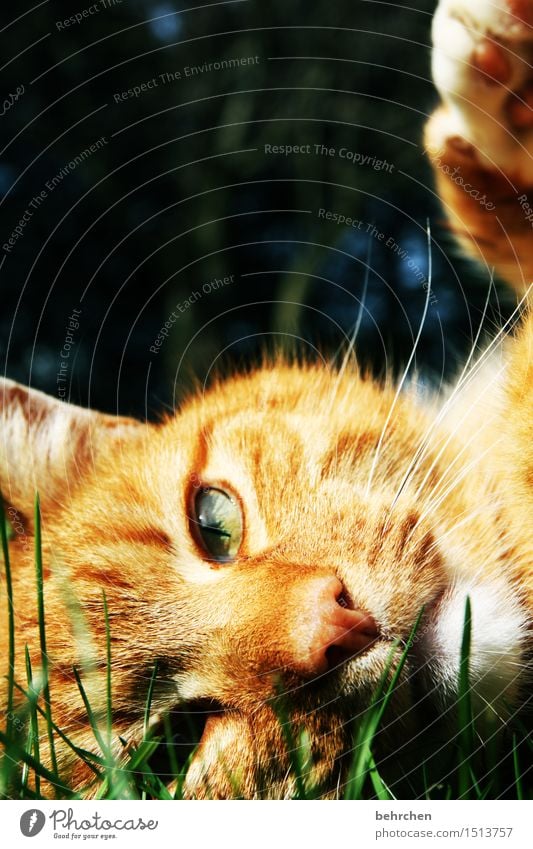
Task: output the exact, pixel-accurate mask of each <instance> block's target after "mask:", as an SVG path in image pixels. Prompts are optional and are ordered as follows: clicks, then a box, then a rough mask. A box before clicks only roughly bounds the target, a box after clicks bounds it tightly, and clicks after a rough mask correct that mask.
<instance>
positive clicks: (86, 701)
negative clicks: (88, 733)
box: [72, 666, 112, 763]
mask: <svg viewBox="0 0 533 849" xmlns="http://www.w3.org/2000/svg"><path fill="white" fill-rule="evenodd" d="M72 671H73V673H74V678H75V679H76V684H77V685H78V689H79V691H80V694H81V698H82V700H83V704H84V705H85V710H86V711H87V719H88V720H89V725H90V726H91V729H92V732H93V734H94V738H95V740H96V742H97V743H98V745H99V746H100V749H101V751H102V754H103V756H104V759H105V761H106V763H110V762H111V761H112V756H111V753H110V751H109V749H108V747H107V744H106V741H105V740H104V738H103V737H102V733H101V731H100V729H99V728H98V722H97V720H96V717H95V715H94V712H93V709H92V707H91V703H90V701H89V699H88V697H87V693H86V692H85V687H84V686H83V681H82V680H81V677H80V673H79V672H78V670H77V669H76V667H75V666H74V667H73V668H72Z"/></svg>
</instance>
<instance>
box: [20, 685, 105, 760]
mask: <svg viewBox="0 0 533 849" xmlns="http://www.w3.org/2000/svg"><path fill="white" fill-rule="evenodd" d="M15 687H16V688H17V690H19V691H20V693H22V695H23V696H25V697H26V699H27V700H28V702H29V703H30V704H31V709H32V710H33V709H35V711H36V714H37V713H39V714H40V715H41V716H42V717H44V719H46V712H45V711H44V710H43V708H42V707H41V706H40V704H39V703H38V702H37V698H38V697H39V692H38V691H37V690H30V691H29V692H28V691H27V690H25V689H24V688H23V687H21V686H20V684H17V682H16V681H15ZM33 694H35V695H33ZM30 715H31V714H30ZM36 720H37V717H36ZM52 727H53V729H54V731H55V733H56V734H57V736H58V737H60V738H61V739H62V740H63V742H64V743H65V744H66V745H67V746H68V747H69V749H71V750H72V751H73V752H74V754H76V755H77V756H78V757H79V758H80V759H81V760H83V761H85V763H86V764H87V766H88V767H90V768H91V769H92V770H93V772H94V773H95V774H96V775H98V776H101V772H100V770H99V769H98V766H101V767H105V761H104V759H103V758H101V757H99V756H98V755H95V754H94V752H89V751H88V750H87V749H83V748H82V747H81V746H77V745H76V744H75V743H73V741H72V740H71V739H70V737H68V736H67V734H65V732H64V731H63V730H62V729H61V728H60V727H59V726H58V725H56V723H55V722H54V721H52ZM35 728H36V729H37V732H38V730H39V729H38V725H37V721H36V724H35ZM35 743H36V746H35V747H34V753H33V754H34V756H35V757H36V758H37V760H38V759H39V737H38V736H37V738H36V740H35Z"/></svg>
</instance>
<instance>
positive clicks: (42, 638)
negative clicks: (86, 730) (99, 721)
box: [34, 494, 59, 783]
mask: <svg viewBox="0 0 533 849" xmlns="http://www.w3.org/2000/svg"><path fill="white" fill-rule="evenodd" d="M34 522H35V570H36V573H37V615H38V618H39V642H40V645H41V666H42V671H43V679H44V684H43V697H44V704H45V712H46V726H47V731H48V742H49V744H50V762H51V764H52V772H53V773H54V774H55V776H56V781H57V782H58V783H59V775H58V771H57V757H56V750H55V741H54V730H53V726H52V701H51V699H50V684H49V681H48V654H47V650H46V627H45V618H44V581H43V549H42V536H41V505H40V501H39V495H38V494H37V495H36V496H35V511H34Z"/></svg>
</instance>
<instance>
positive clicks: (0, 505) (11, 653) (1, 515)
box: [0, 493, 15, 737]
mask: <svg viewBox="0 0 533 849" xmlns="http://www.w3.org/2000/svg"><path fill="white" fill-rule="evenodd" d="M0 537H1V539H2V554H3V558H4V571H5V576H6V595H7V612H8V635H9V636H8V639H9V648H8V658H7V664H8V671H7V706H6V734H7V736H8V737H10V736H11V733H12V725H13V708H14V704H15V702H14V695H15V688H14V680H15V611H14V607H13V581H12V576H11V561H10V559H9V545H8V536H7V524H6V515H5V511H4V502H3V498H2V493H0Z"/></svg>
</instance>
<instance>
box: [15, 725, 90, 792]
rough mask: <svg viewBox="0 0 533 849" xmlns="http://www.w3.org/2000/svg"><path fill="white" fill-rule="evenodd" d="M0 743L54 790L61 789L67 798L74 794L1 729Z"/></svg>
mask: <svg viewBox="0 0 533 849" xmlns="http://www.w3.org/2000/svg"><path fill="white" fill-rule="evenodd" d="M0 743H1V744H2V745H3V746H4V747H5V749H6V751H9V752H11V753H12V755H13V756H14V757H15V758H16V759H17V760H19V761H21V762H22V763H27V764H28V766H30V767H31V769H33V770H34V772H35V773H36V774H38V775H40V776H41V778H44V779H45V780H46V781H48V782H49V783H50V784H51V785H52V786H53V787H54V789H55V790H62V791H63V792H64V793H65V795H66V796H67V798H68V797H72V796H74V792H73V791H72V790H71V789H70V788H69V787H67V786H66V785H65V784H62V783H61V781H59V780H58V777H57V775H56V774H55V773H53V772H50V770H49V769H47V768H46V767H45V766H43V764H42V763H41V762H40V761H38V760H36V759H35V758H34V757H33V756H32V755H30V754H29V753H28V752H27V751H26V750H25V749H24V747H23V746H19V745H18V744H17V743H15V742H14V741H13V740H11V739H9V738H8V737H6V735H5V734H4V732H3V731H0Z"/></svg>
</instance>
